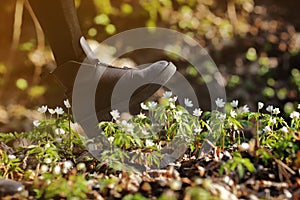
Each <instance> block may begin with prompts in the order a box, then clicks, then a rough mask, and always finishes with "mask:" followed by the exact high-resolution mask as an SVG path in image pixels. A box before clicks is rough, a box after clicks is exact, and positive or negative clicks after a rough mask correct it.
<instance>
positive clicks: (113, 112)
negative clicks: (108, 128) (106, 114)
mask: <svg viewBox="0 0 300 200" xmlns="http://www.w3.org/2000/svg"><path fill="white" fill-rule="evenodd" d="M110 115H111V116H112V117H113V119H114V120H118V119H119V118H120V112H119V111H118V110H112V111H111V112H110Z"/></svg>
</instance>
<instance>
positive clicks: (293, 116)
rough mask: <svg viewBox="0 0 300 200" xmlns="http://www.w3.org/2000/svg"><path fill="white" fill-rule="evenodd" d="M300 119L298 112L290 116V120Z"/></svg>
mask: <svg viewBox="0 0 300 200" xmlns="http://www.w3.org/2000/svg"><path fill="white" fill-rule="evenodd" d="M299 117H300V113H299V112H297V111H293V112H292V113H291V114H290V118H292V119H298V118H299Z"/></svg>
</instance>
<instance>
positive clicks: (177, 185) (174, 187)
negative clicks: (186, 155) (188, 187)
mask: <svg viewBox="0 0 300 200" xmlns="http://www.w3.org/2000/svg"><path fill="white" fill-rule="evenodd" d="M181 187H182V182H181V181H179V180H175V181H172V182H171V184H170V188H171V189H172V190H175V191H176V190H180V189H181Z"/></svg>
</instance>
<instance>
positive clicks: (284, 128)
mask: <svg viewBox="0 0 300 200" xmlns="http://www.w3.org/2000/svg"><path fill="white" fill-rule="evenodd" d="M280 130H281V131H282V132H283V133H288V132H289V129H288V128H287V127H286V126H283V127H282V128H281V129H280Z"/></svg>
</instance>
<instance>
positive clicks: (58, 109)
mask: <svg viewBox="0 0 300 200" xmlns="http://www.w3.org/2000/svg"><path fill="white" fill-rule="evenodd" d="M55 112H56V114H58V115H62V114H64V110H63V109H62V108H61V107H56V108H55Z"/></svg>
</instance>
